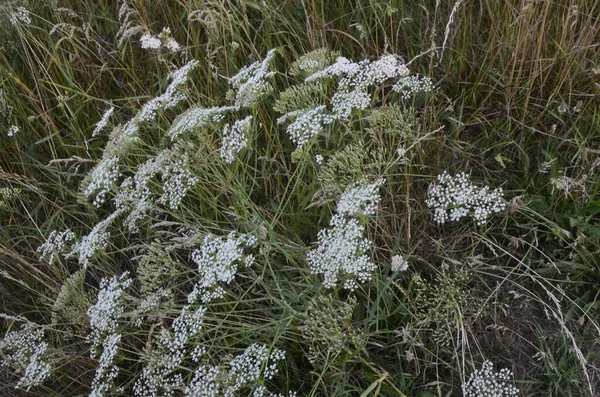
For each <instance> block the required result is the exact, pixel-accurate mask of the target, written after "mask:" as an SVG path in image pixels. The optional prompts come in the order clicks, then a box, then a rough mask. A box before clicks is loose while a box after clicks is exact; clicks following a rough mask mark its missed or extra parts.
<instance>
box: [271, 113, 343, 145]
mask: <svg viewBox="0 0 600 397" xmlns="http://www.w3.org/2000/svg"><path fill="white" fill-rule="evenodd" d="M288 119H292V120H293V121H292V122H291V123H290V124H289V125H288V127H287V133H288V134H289V135H290V138H291V139H292V141H294V143H295V144H296V146H298V147H299V148H300V147H302V146H304V145H305V144H306V143H307V142H309V141H310V140H311V139H312V137H313V136H315V135H317V134H318V133H319V132H321V131H322V130H323V128H325V126H327V125H328V124H331V123H333V122H334V121H335V120H336V118H335V116H333V115H331V114H328V113H327V108H326V107H325V106H323V105H321V106H317V107H315V108H313V109H302V110H296V111H293V112H289V113H286V114H284V115H283V116H281V117H280V118H279V119H277V123H278V124H282V123H284V122H285V121H286V120H288Z"/></svg>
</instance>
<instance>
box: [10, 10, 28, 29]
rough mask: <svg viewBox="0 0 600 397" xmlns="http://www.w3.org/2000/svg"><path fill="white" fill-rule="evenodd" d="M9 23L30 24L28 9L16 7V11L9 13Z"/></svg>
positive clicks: (14, 24)
mask: <svg viewBox="0 0 600 397" xmlns="http://www.w3.org/2000/svg"><path fill="white" fill-rule="evenodd" d="M10 23H11V24H12V25H13V26H16V25H18V24H19V23H24V24H26V25H30V24H31V17H30V16H29V10H28V9H27V8H25V7H17V9H16V11H15V12H13V13H11V14H10Z"/></svg>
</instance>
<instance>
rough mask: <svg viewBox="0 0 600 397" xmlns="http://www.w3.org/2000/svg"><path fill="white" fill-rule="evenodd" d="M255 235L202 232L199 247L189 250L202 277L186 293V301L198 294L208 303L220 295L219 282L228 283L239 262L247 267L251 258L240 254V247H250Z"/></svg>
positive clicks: (222, 291)
mask: <svg viewBox="0 0 600 397" xmlns="http://www.w3.org/2000/svg"><path fill="white" fill-rule="evenodd" d="M256 243H257V240H256V237H254V236H246V235H237V234H236V233H235V232H231V233H229V235H228V236H227V238H224V237H217V236H214V235H210V234H209V235H206V236H205V238H204V241H203V242H202V247H201V248H200V249H199V250H194V252H192V260H193V261H194V262H195V263H196V264H197V265H198V272H199V273H200V274H201V275H202V279H201V280H200V282H198V283H197V284H196V285H195V286H194V290H193V291H192V293H190V295H189V296H188V302H189V303H192V302H194V301H195V300H196V299H197V298H198V297H199V298H200V300H201V301H202V302H210V301H212V300H214V299H217V298H221V297H223V295H224V294H225V290H224V289H223V288H222V287H220V286H219V283H225V284H230V283H231V282H232V281H233V279H234V278H235V275H236V274H237V271H238V268H239V266H240V265H242V264H243V265H244V266H246V267H248V266H251V265H252V264H253V262H254V257H253V256H252V255H251V254H250V255H244V248H251V247H254V246H255V245H256Z"/></svg>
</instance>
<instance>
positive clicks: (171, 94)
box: [138, 60, 200, 122]
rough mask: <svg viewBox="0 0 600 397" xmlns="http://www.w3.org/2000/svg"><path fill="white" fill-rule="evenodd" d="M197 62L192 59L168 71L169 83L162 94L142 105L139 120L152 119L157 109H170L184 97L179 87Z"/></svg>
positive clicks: (196, 65)
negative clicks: (170, 71) (172, 70)
mask: <svg viewBox="0 0 600 397" xmlns="http://www.w3.org/2000/svg"><path fill="white" fill-rule="evenodd" d="M199 64H200V62H198V61H196V60H192V61H189V62H188V63H187V64H185V65H184V66H182V67H181V68H179V69H177V70H175V71H174V72H172V73H170V74H169V78H170V79H171V83H170V84H169V86H168V87H167V89H166V90H165V92H164V93H163V94H162V95H160V96H157V97H156V98H153V99H151V100H150V101H148V102H147V103H146V104H145V105H144V107H143V108H142V110H141V111H140V113H139V115H138V117H139V120H140V121H147V122H151V121H154V119H155V118H156V112H157V111H158V110H166V109H170V108H172V107H174V106H175V105H177V104H178V103H179V102H181V101H183V100H184V99H186V98H187V97H186V95H185V94H184V93H183V92H181V91H180V88H181V86H182V85H184V84H185V83H186V82H187V81H188V77H189V74H190V73H191V72H192V71H193V70H194V69H195V68H197V67H198V65H199Z"/></svg>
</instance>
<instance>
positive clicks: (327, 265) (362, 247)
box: [306, 214, 375, 288]
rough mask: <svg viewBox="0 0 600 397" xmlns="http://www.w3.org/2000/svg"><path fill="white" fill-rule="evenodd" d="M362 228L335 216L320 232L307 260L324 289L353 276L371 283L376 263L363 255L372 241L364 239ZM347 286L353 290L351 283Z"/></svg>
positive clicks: (339, 216) (344, 218)
mask: <svg viewBox="0 0 600 397" xmlns="http://www.w3.org/2000/svg"><path fill="white" fill-rule="evenodd" d="M364 231H365V228H364V226H363V225H362V224H361V223H360V222H359V221H358V220H357V219H353V218H352V219H347V218H346V217H345V216H344V215H341V214H337V215H334V216H333V218H331V222H330V228H329V229H321V230H320V231H319V234H318V238H319V241H318V246H317V248H315V249H314V250H312V251H310V252H309V253H308V255H307V257H306V261H307V263H308V265H309V266H310V270H311V273H313V274H322V275H323V278H324V280H323V286H324V287H325V288H331V287H333V286H335V285H336V283H337V281H338V277H339V276H340V275H345V276H350V277H356V278H358V280H359V282H361V283H363V282H365V281H368V280H370V278H371V274H372V272H373V271H374V270H375V264H374V263H373V262H372V261H371V259H370V258H369V256H368V255H367V254H366V253H365V252H366V251H368V250H369V248H370V246H371V242H370V241H369V240H367V239H365V238H364V237H363V234H364ZM346 286H347V287H350V288H352V287H354V285H353V284H352V283H350V284H346Z"/></svg>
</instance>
